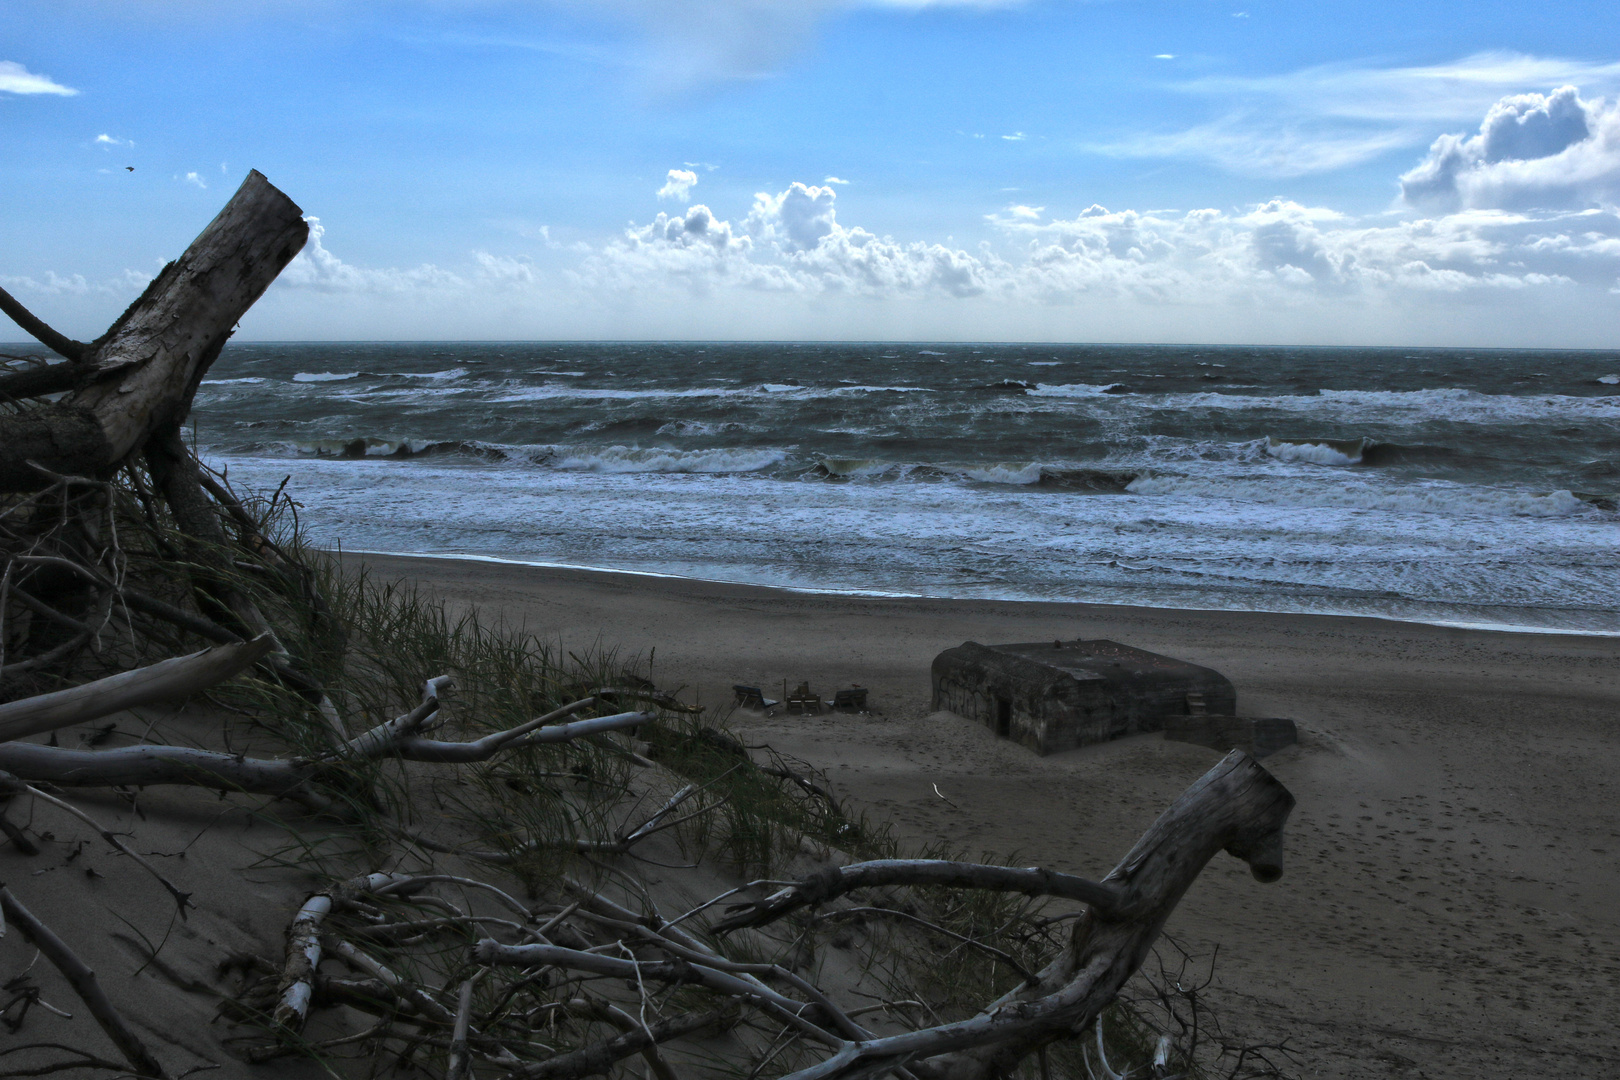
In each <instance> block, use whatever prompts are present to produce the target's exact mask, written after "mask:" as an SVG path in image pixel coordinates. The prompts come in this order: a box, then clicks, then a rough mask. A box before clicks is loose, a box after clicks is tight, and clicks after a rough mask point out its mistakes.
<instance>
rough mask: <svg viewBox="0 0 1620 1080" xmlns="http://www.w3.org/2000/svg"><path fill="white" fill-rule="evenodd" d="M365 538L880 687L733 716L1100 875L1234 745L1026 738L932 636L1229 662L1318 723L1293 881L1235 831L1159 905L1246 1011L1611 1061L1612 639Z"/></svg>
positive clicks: (1334, 1040) (685, 653) (658, 642)
mask: <svg viewBox="0 0 1620 1080" xmlns="http://www.w3.org/2000/svg"><path fill="white" fill-rule="evenodd" d="M347 559H348V561H350V562H360V561H363V562H364V563H365V565H366V566H367V567H368V568H369V569H370V571H371V572H372V573H374V574H377V575H379V576H383V577H387V578H395V577H403V578H409V579H411V580H413V581H415V582H417V583H419V584H420V585H421V586H422V587H423V588H424V589H426V590H428V591H430V592H432V593H434V594H437V595H439V596H442V597H443V598H444V599H445V600H446V601H448V602H449V603H450V604H451V605H452V606H455V607H460V606H466V605H474V606H477V607H478V608H480V609H481V610H483V611H484V612H486V613H489V614H498V615H500V616H501V617H502V618H504V619H505V620H506V621H507V622H509V623H514V624H516V623H521V624H522V625H524V626H525V627H526V628H527V629H528V630H529V631H531V632H534V633H536V634H538V635H540V636H541V637H543V638H547V639H551V640H556V641H559V642H561V643H562V644H563V645H564V646H565V647H567V648H569V649H572V650H574V651H576V652H579V651H582V650H586V649H592V648H596V647H599V646H612V647H615V648H617V650H618V651H619V654H620V655H621V656H623V657H625V658H629V657H632V656H641V657H644V658H648V657H650V658H651V659H652V660H653V668H654V676H655V678H656V680H657V681H658V683H659V684H660V685H661V686H664V687H666V688H674V687H677V686H684V687H685V690H683V691H682V696H683V697H684V698H686V699H687V700H694V699H695V700H700V701H701V702H702V703H704V704H706V705H717V706H720V709H719V710H718V711H719V712H721V713H725V712H726V711H727V710H728V709H729V705H730V701H731V690H730V687H731V685H732V684H733V683H750V684H755V685H759V686H762V687H765V688H767V692H769V688H772V687H775V688H777V689H778V690H779V689H780V687H781V684H782V681H783V680H784V679H786V680H788V681H789V682H790V683H793V684H797V683H798V682H800V681H805V680H807V681H809V683H810V684H811V686H812V687H813V688H814V689H816V690H817V691H819V692H821V693H822V694H823V696H831V693H832V691H833V690H835V689H837V688H839V687H842V686H847V685H849V684H852V683H858V684H860V685H862V686H865V687H868V688H869V690H870V693H871V703H872V705H873V707H874V709H876V710H881V712H878V713H876V714H874V715H873V716H870V717H860V716H845V715H836V716H827V717H822V718H815V717H810V718H800V717H797V716H788V717H784V716H777V717H774V718H768V719H767V718H763V717H760V716H758V715H757V714H754V715H750V714H746V713H736V714H734V715H733V716H732V717H731V720H730V723H731V724H732V725H733V726H734V727H735V728H736V729H737V730H739V731H740V732H741V733H743V734H744V735H745V736H746V738H747V739H748V740H749V741H750V742H755V743H759V742H768V743H770V744H771V745H772V746H774V747H776V748H777V749H778V750H780V751H783V752H784V753H788V754H791V755H795V756H797V757H799V758H802V759H803V760H805V761H807V762H810V763H812V764H814V765H815V766H817V767H818V768H820V769H822V770H824V771H825V772H826V773H827V774H828V776H829V778H830V779H831V781H832V783H833V786H834V787H835V789H836V790H837V792H838V793H839V794H840V795H841V796H842V797H844V798H846V799H848V800H849V801H850V802H851V804H852V805H854V806H856V807H859V808H861V809H863V810H865V811H866V812H867V813H869V814H870V815H871V816H872V817H873V818H874V819H878V820H884V821H888V822H890V823H891V824H892V825H893V827H894V829H895V830H896V832H897V833H898V834H899V835H900V836H901V837H903V838H906V839H908V840H913V841H917V842H932V841H936V840H944V841H946V842H948V843H950V844H951V845H954V846H956V847H958V848H960V849H962V850H964V851H967V852H971V853H975V854H976V853H979V852H988V853H993V854H995V855H997V856H1002V857H1007V856H1016V858H1017V859H1018V860H1019V861H1022V862H1026V863H1035V864H1040V865H1044V866H1049V867H1052V868H1055V869H1060V870H1066V871H1071V872H1075V873H1081V874H1086V875H1100V874H1102V873H1104V872H1106V871H1107V869H1108V868H1109V867H1110V866H1111V865H1112V864H1113V863H1114V861H1115V860H1116V859H1117V858H1118V857H1119V856H1120V855H1121V854H1123V853H1124V851H1125V850H1126V848H1127V847H1128V845H1129V844H1130V842H1131V841H1132V840H1133V839H1134V838H1135V837H1136V836H1137V835H1138V834H1139V833H1140V832H1141V831H1142V830H1143V829H1145V828H1146V827H1147V825H1148V824H1150V823H1151V821H1152V820H1153V818H1154V817H1155V816H1156V815H1157V814H1158V813H1159V811H1160V810H1162V809H1163V808H1164V807H1165V806H1166V805H1167V804H1168V803H1169V802H1170V801H1171V800H1172V799H1173V798H1174V797H1175V796H1176V795H1177V794H1178V793H1179V792H1180V791H1181V790H1182V789H1184V788H1185V787H1186V786H1187V784H1189V783H1190V782H1191V781H1192V780H1194V779H1196V778H1197V777H1198V776H1199V775H1200V774H1201V773H1202V772H1203V771H1204V770H1205V769H1207V768H1208V767H1209V765H1210V764H1212V763H1213V761H1214V760H1215V758H1216V755H1215V753H1214V752H1213V751H1207V750H1203V749H1201V748H1198V747H1193V746H1187V745H1182V744H1175V743H1166V742H1165V741H1164V740H1163V739H1162V738H1160V737H1158V736H1155V735H1148V736H1139V737H1134V738H1129V739H1124V740H1120V741H1118V742H1115V743H1111V744H1108V745H1104V746H1098V747H1091V748H1086V749H1082V750H1078V751H1072V752H1067V753H1061V754H1054V755H1051V756H1049V757H1044V758H1042V757H1037V756H1035V755H1033V754H1031V753H1030V752H1029V751H1027V750H1024V749H1023V748H1021V747H1018V746H1015V745H1011V744H1008V743H1006V742H1004V741H1000V740H997V739H996V738H995V737H994V736H993V735H992V734H991V733H990V732H989V731H987V730H985V729H983V728H980V727H978V726H976V725H974V724H971V723H969V722H967V721H965V720H962V719H961V718H959V717H956V716H953V715H951V714H949V713H934V712H932V711H931V709H930V704H929V678H928V670H929V663H930V661H931V660H932V659H933V657H934V655H935V654H936V653H938V652H939V651H940V650H942V649H944V648H947V647H949V646H953V645H957V644H960V643H961V642H963V641H965V640H977V641H981V642H985V643H995V642H1003V641H1036V640H1046V639H1051V638H1054V637H1059V636H1061V637H1065V638H1072V637H1087V638H1094V637H1103V638H1109V639H1113V640H1117V641H1122V642H1125V643H1128V644H1131V645H1135V646H1139V647H1142V648H1146V649H1150V650H1154V651H1159V652H1164V653H1167V654H1170V655H1173V656H1177V657H1180V658H1183V659H1186V660H1190V661H1193V662H1196V663H1199V664H1204V665H1208V666H1210V667H1213V668H1215V669H1216V670H1218V671H1220V672H1222V673H1223V674H1225V675H1226V676H1227V677H1228V678H1230V679H1231V680H1232V682H1233V683H1234V684H1235V685H1236V687H1237V691H1238V707H1239V712H1240V713H1242V714H1245V715H1251V716H1284V717H1290V718H1293V719H1294V720H1295V721H1297V723H1298V725H1299V729H1300V736H1301V742H1300V745H1299V746H1297V747H1294V748H1290V749H1287V750H1284V751H1282V752H1280V753H1278V754H1276V755H1274V756H1272V757H1270V758H1268V759H1266V766H1267V767H1268V768H1269V769H1270V770H1271V771H1272V772H1274V773H1275V774H1276V775H1277V776H1278V777H1279V778H1280V779H1281V780H1282V781H1283V782H1284V783H1286V784H1287V785H1288V787H1289V788H1290V789H1291V790H1292V791H1293V792H1294V794H1295V795H1296V797H1297V798H1298V799H1299V806H1298V809H1297V810H1296V811H1295V813H1294V816H1293V819H1292V821H1291V823H1290V827H1289V835H1288V845H1289V846H1288V855H1289V861H1288V864H1287V871H1286V874H1285V876H1284V878H1283V879H1282V881H1280V882H1278V883H1277V884H1275V885H1270V886H1264V885H1260V884H1257V883H1256V882H1254V881H1253V880H1252V879H1251V878H1250V877H1249V875H1248V874H1247V872H1246V870H1245V868H1244V867H1243V866H1242V864H1241V863H1239V862H1237V861H1236V860H1232V859H1228V858H1225V857H1220V858H1218V859H1217V861H1216V862H1214V863H1212V864H1211V865H1210V867H1209V868H1208V869H1207V870H1206V871H1205V872H1204V874H1203V876H1202V877H1201V878H1200V879H1199V881H1198V883H1197V884H1196V885H1195V887H1194V888H1193V890H1192V891H1191V892H1190V893H1189V894H1188V896H1187V897H1186V899H1185V900H1184V901H1183V902H1182V904H1181V907H1180V908H1179V909H1178V911H1177V912H1176V915H1175V917H1174V918H1173V919H1172V922H1171V924H1170V927H1169V931H1170V932H1171V933H1172V934H1174V935H1176V936H1177V937H1178V938H1179V939H1180V940H1181V941H1182V942H1183V943H1185V944H1186V945H1188V946H1189V947H1191V948H1194V949H1198V950H1203V951H1206V952H1207V951H1208V950H1209V949H1211V948H1212V947H1213V946H1215V945H1216V944H1218V945H1219V947H1220V954H1219V962H1218V966H1217V971H1216V974H1217V981H1216V985H1215V987H1213V988H1212V996H1211V998H1210V1002H1211V1003H1212V1004H1214V1005H1215V1006H1217V1007H1218V1008H1219V1010H1220V1011H1221V1012H1222V1014H1223V1016H1224V1018H1225V1022H1226V1025H1227V1027H1228V1028H1229V1029H1230V1031H1231V1032H1232V1033H1233V1034H1237V1035H1242V1036H1243V1037H1246V1038H1250V1039H1267V1040H1279V1039H1282V1038H1285V1037H1286V1038H1287V1039H1288V1040H1289V1045H1290V1046H1292V1047H1293V1048H1295V1049H1296V1050H1297V1051H1298V1052H1299V1053H1300V1055H1301V1064H1300V1069H1299V1071H1300V1072H1301V1073H1302V1074H1303V1075H1306V1076H1321V1077H1373V1076H1411V1077H1418V1076H1429V1077H1440V1076H1469V1077H1517V1076H1525V1075H1543V1074H1548V1073H1553V1074H1556V1075H1560V1076H1571V1077H1609V1076H1614V1075H1616V1074H1617V1072H1620V1035H1617V1034H1616V1031H1615V1029H1614V1026H1613V1023H1612V1020H1613V1017H1614V1015H1615V1014H1616V1013H1617V1012H1620V904H1616V903H1615V897H1616V895H1620V812H1617V809H1616V794H1617V791H1616V787H1617V785H1616V780H1615V775H1616V767H1617V765H1620V639H1615V638H1605V637H1582V636H1564V635H1539V634H1515V633H1499V632H1491V631H1482V630H1468V629H1454V628H1446V627H1433V626H1424V625H1417V624H1407V623H1395V622H1385V621H1381V620H1375V619H1359V618H1345V617H1332V616H1299V615H1275V614H1264V613H1247V612H1211V611H1179V610H1161V609H1150V608H1126V607H1105V606H1093V605H1084V604H1045V603H1011V602H1009V603H1001V602H991V601H950V600H916V599H889V598H861V597H846V596H829V595H817V594H806V593H793V592H785V591H780V590H772V589H764V588H756V587H750V586H738V585H726V584H714V583H703V582H694V581H689V580H683V579H675V578H658V577H645V576H635V575H626V574H613V573H601V572H590V571H576V570H562V569H549V568H538V567H528V566H520V565H512V564H503V563H495V562H483V561H463V560H450V559H422V558H402V557H393V556H375V555H372V556H353V555H351V556H348V557H347ZM772 696H776V695H774V694H773V695H772ZM936 787H937V789H938V793H937V794H936V791H935V788H936Z"/></svg>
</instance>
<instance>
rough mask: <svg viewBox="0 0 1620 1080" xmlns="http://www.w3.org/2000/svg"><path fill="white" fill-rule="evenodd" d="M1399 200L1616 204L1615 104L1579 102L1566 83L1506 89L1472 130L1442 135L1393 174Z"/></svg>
mask: <svg viewBox="0 0 1620 1080" xmlns="http://www.w3.org/2000/svg"><path fill="white" fill-rule="evenodd" d="M1401 198H1402V199H1403V200H1404V201H1405V202H1406V203H1407V204H1408V205H1410V206H1414V207H1421V208H1425V209H1439V210H1457V209H1461V208H1464V207H1468V208H1482V207H1484V208H1497V209H1509V210H1513V209H1528V208H1535V207H1542V208H1554V207H1556V208H1579V207H1588V206H1601V205H1613V204H1614V203H1616V202H1620V106H1616V105H1610V104H1608V103H1606V102H1604V101H1602V100H1601V99H1599V100H1596V101H1584V100H1582V99H1581V96H1580V91H1579V90H1577V89H1576V88H1575V87H1574V86H1563V87H1560V88H1559V89H1557V90H1555V91H1553V92H1552V93H1551V94H1547V95H1542V94H1513V95H1510V96H1508V97H1504V98H1502V99H1501V100H1499V101H1498V102H1497V103H1496V104H1494V105H1492V106H1491V108H1490V110H1489V111H1488V112H1486V114H1485V119H1484V121H1483V122H1481V124H1480V126H1479V132H1478V133H1477V134H1474V135H1442V136H1440V138H1438V139H1436V140H1435V141H1434V144H1433V145H1432V146H1431V147H1430V148H1429V154H1428V156H1427V157H1426V158H1424V160H1423V161H1422V162H1421V163H1420V164H1418V165H1417V166H1416V167H1415V168H1413V169H1412V170H1411V171H1410V172H1408V173H1406V174H1405V175H1404V176H1402V177H1401Z"/></svg>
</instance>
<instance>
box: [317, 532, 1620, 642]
mask: <svg viewBox="0 0 1620 1080" xmlns="http://www.w3.org/2000/svg"><path fill="white" fill-rule="evenodd" d="M329 553H331V554H335V555H338V556H339V557H343V556H355V557H359V558H362V559H365V558H374V557H381V558H387V559H419V560H426V561H443V562H472V563H487V564H490V565H494V566H522V567H531V568H534V569H538V570H559V571H565V572H570V573H580V574H603V575H610V576H613V575H617V576H622V577H630V578H652V579H656V580H661V581H679V582H690V583H692V584H695V585H719V586H726V587H728V588H737V589H761V590H765V591H767V592H779V593H789V594H795V595H802V596H827V597H848V598H852V599H869V600H910V601H933V602H940V603H959V604H981V603H982V604H1068V605H1073V606H1076V607H1085V608H1117V609H1121V610H1125V611H1142V612H1147V611H1167V612H1206V613H1218V614H1228V615H1269V616H1274V617H1287V618H1295V617H1298V618H1322V619H1371V620H1375V621H1379V622H1388V623H1395V624H1398V625H1403V626H1429V627H1438V628H1444V629H1451V630H1472V631H1478V632H1481V633H1493V634H1532V635H1547V636H1553V637H1559V636H1569V637H1589V638H1620V630H1580V629H1571V628H1568V627H1558V626H1528V625H1518V624H1513V623H1496V622H1463V621H1458V620H1448V619H1421V618H1402V617H1399V616H1395V615H1379V614H1371V613H1367V612H1357V611H1284V610H1274V609H1270V608H1223V607H1189V606H1187V605H1184V604H1174V605H1165V606H1162V607H1161V606H1156V605H1150V604H1116V603H1110V602H1109V601H1107V600H1055V599H1051V600H1043V599H1035V598H1031V597H1016V596H1013V597H980V596H931V595H929V594H926V593H910V592H890V591H885V590H882V589H831V588H825V589H818V588H812V587H810V586H799V585H766V584H761V583H759V582H751V581H732V580H729V579H726V578H704V577H691V576H687V575H684V574H672V573H667V572H664V571H659V570H626V569H622V568H618V567H608V566H588V565H585V564H582V563H565V562H552V561H549V560H543V559H518V558H508V557H506V556H501V555H475V554H466V553H444V552H420V551H376V550H368V549H361V548H343V549H334V550H330V552H329Z"/></svg>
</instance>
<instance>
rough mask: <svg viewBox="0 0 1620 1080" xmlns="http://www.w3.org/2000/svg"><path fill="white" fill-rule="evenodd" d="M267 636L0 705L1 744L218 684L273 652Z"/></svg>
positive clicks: (185, 695) (190, 693) (178, 657)
mask: <svg viewBox="0 0 1620 1080" xmlns="http://www.w3.org/2000/svg"><path fill="white" fill-rule="evenodd" d="M271 645H272V641H271V639H270V637H269V636H268V635H265V636H261V637H257V638H254V639H253V640H252V641H245V642H240V643H238V644H234V645H225V646H221V647H220V648H217V649H204V650H203V651H202V652H195V653H192V654H191V655H189V656H177V657H175V658H174V659H173V660H164V661H162V662H160V663H156V664H152V665H151V666H149V667H143V668H137V669H135V670H134V671H126V672H123V673H121V674H118V675H109V676H108V677H107V678H105V679H97V680H96V681H95V682H89V683H84V684H83V685H81V686H75V687H72V688H71V689H68V690H58V691H57V692H56V693H54V694H39V695H37V696H35V697H31V698H23V699H22V700H20V701H9V702H6V703H5V704H3V705H0V742H4V741H5V740H7V739H20V738H22V737H23V736H25V735H35V734H38V733H39V732H42V731H52V730H55V729H56V728H62V727H67V726H69V725H70V724H87V723H89V722H90V721H92V720H99V719H101V718H102V717H103V716H107V715H109V714H111V713H115V712H123V711H124V710H125V709H134V708H137V707H139V706H141V705H151V704H153V703H155V702H159V701H174V700H177V699H180V698H185V697H189V696H190V695H192V694H195V693H198V692H199V691H202V690H207V689H209V688H210V687H213V686H217V685H218V684H220V683H222V682H224V681H225V680H226V679H229V678H231V677H232V676H234V675H238V674H240V673H242V672H243V671H246V670H247V669H248V668H250V667H252V666H253V665H254V663H256V662H257V661H258V660H259V658H260V657H262V656H264V655H265V654H266V653H268V652H269V651H270V648H271Z"/></svg>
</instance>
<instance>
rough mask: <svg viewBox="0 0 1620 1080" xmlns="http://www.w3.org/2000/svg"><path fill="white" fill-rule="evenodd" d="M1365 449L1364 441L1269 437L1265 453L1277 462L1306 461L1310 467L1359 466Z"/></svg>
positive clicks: (1365, 443) (1365, 441) (1365, 442)
mask: <svg viewBox="0 0 1620 1080" xmlns="http://www.w3.org/2000/svg"><path fill="white" fill-rule="evenodd" d="M1366 449H1367V440H1366V439H1321V440H1318V441H1316V442H1294V441H1292V440H1289V439H1278V438H1272V437H1269V436H1268V437H1267V438H1266V453H1267V454H1270V455H1271V456H1272V457H1274V458H1276V459H1277V460H1278V461H1306V462H1309V463H1311V464H1312V465H1360V464H1361V455H1362V452H1363V451H1365V450H1366Z"/></svg>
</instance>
